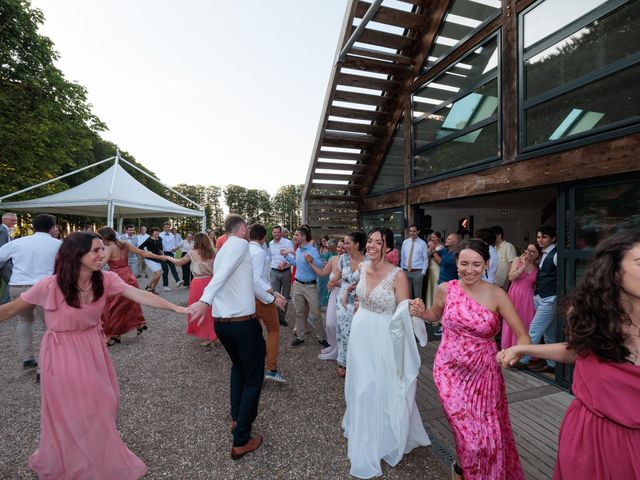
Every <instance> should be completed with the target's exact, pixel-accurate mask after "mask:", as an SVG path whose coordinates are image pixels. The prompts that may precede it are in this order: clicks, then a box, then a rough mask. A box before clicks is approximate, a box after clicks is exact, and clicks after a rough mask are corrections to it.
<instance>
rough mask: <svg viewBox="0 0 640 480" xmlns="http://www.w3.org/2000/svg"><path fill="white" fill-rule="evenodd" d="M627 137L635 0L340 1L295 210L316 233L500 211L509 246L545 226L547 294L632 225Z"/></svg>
mask: <svg viewBox="0 0 640 480" xmlns="http://www.w3.org/2000/svg"><path fill="white" fill-rule="evenodd" d="M639 147H640V2H639V1H637V0H535V1H534V0H503V1H500V0H406V1H391V0H376V1H373V3H368V2H364V1H357V0H351V1H349V3H348V5H347V10H346V14H345V19H344V24H343V28H342V34H341V37H340V39H339V44H338V49H337V54H336V62H335V66H334V68H333V72H332V75H331V79H330V82H329V86H328V89H327V95H326V100H325V105H324V110H323V113H322V117H321V118H320V123H319V127H318V134H317V138H316V143H315V145H314V149H313V152H312V158H311V162H310V166H309V173H308V178H307V182H306V186H305V192H304V200H303V202H304V204H303V210H304V216H305V220H306V222H307V223H309V224H310V225H311V226H312V228H314V229H319V230H321V231H322V232H323V233H329V234H342V233H344V232H345V231H347V230H349V229H351V228H353V227H356V226H364V227H371V226H374V225H385V226H391V227H392V228H393V229H394V230H395V231H396V232H397V234H398V236H404V232H405V229H406V227H407V226H408V225H409V224H411V223H416V224H417V225H419V226H420V227H421V228H422V229H426V228H432V229H436V230H439V231H443V232H444V233H451V232H457V231H458V230H460V228H461V225H463V224H464V226H465V228H466V229H468V230H469V232H470V233H471V234H473V231H474V229H477V228H480V227H487V226H492V225H501V226H502V227H503V228H504V231H505V238H506V239H507V240H509V241H511V242H512V243H513V244H515V245H516V246H517V247H518V248H519V249H522V248H524V246H525V245H526V243H527V242H531V241H535V235H536V228H537V227H538V225H541V224H548V225H554V226H556V227H557V229H558V269H559V272H558V273H559V275H558V293H559V294H560V295H562V294H564V293H566V292H568V291H570V290H571V289H572V288H573V286H574V285H575V284H576V282H577V281H578V280H579V279H580V277H581V275H582V274H583V272H584V270H585V267H586V266H587V265H588V263H589V261H590V259H591V257H592V252H593V248H594V246H595V245H596V244H597V242H598V241H599V240H600V239H602V238H603V237H605V236H606V235H607V234H608V233H610V232H611V231H612V230H614V229H617V228H620V227H622V226H636V227H638V226H640V150H639ZM556 327H557V330H558V332H559V333H561V332H562V328H563V324H562V318H559V319H558V321H557V325H556ZM570 379H571V372H570V370H569V369H565V368H559V369H558V371H557V372H556V378H555V380H556V382H558V383H559V384H561V385H567V384H568V383H569V382H570Z"/></svg>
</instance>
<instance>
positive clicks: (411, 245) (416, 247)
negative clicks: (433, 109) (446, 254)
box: [400, 225, 429, 298]
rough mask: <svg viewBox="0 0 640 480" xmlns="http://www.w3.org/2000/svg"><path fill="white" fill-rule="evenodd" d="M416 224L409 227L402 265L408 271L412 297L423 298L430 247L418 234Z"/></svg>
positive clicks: (403, 243)
mask: <svg viewBox="0 0 640 480" xmlns="http://www.w3.org/2000/svg"><path fill="white" fill-rule="evenodd" d="M419 234H420V230H418V227H417V226H416V225H411V226H410V227H409V238H407V239H406V240H405V241H404V242H402V251H401V253H400V267H401V268H402V269H403V270H405V271H406V273H407V277H409V284H410V285H411V291H412V294H411V298H422V282H423V280H424V276H425V274H426V273H427V268H429V247H428V246H427V242H425V241H424V240H422V239H421V238H420V237H419V236H418V235H419Z"/></svg>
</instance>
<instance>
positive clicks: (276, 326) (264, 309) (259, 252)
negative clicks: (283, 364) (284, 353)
mask: <svg viewBox="0 0 640 480" xmlns="http://www.w3.org/2000/svg"><path fill="white" fill-rule="evenodd" d="M266 238H267V229H266V228H264V225H260V224H259V223H256V224H254V225H251V228H249V252H250V253H251V261H252V262H253V283H254V284H256V288H260V289H262V290H265V291H267V292H269V293H270V294H272V295H274V296H276V297H282V298H283V300H284V301H286V299H285V297H284V296H282V295H281V294H280V293H278V292H274V290H273V288H272V287H271V283H270V282H269V276H270V271H271V262H270V259H269V256H268V255H267V250H265V249H264V244H265V240H266ZM256 316H257V317H258V318H259V319H260V320H262V323H264V326H265V327H266V328H267V371H266V373H265V375H264V379H265V380H271V381H274V382H280V383H284V382H286V380H285V379H284V377H283V376H282V374H281V373H280V372H279V371H278V349H279V346H280V322H279V318H278V308H277V307H276V306H275V304H273V303H272V304H270V305H267V304H264V303H263V302H261V301H260V300H258V299H257V298H256Z"/></svg>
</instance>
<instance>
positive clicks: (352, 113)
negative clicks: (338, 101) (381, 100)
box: [329, 107, 387, 122]
mask: <svg viewBox="0 0 640 480" xmlns="http://www.w3.org/2000/svg"><path fill="white" fill-rule="evenodd" d="M329 115H330V116H335V117H344V118H353V119H357V120H371V121H375V122H380V121H382V120H384V119H385V118H386V117H387V114H386V113H385V112H376V111H372V110H359V109H357V108H347V107H331V108H330V109H329Z"/></svg>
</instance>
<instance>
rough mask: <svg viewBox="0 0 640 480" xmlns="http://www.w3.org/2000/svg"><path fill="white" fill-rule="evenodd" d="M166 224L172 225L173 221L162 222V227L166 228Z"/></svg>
mask: <svg viewBox="0 0 640 480" xmlns="http://www.w3.org/2000/svg"><path fill="white" fill-rule="evenodd" d="M165 225H169V226H171V222H163V223H162V228H164V226H165Z"/></svg>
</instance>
